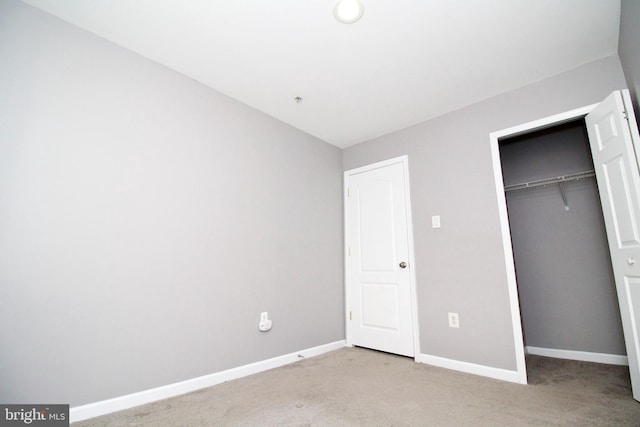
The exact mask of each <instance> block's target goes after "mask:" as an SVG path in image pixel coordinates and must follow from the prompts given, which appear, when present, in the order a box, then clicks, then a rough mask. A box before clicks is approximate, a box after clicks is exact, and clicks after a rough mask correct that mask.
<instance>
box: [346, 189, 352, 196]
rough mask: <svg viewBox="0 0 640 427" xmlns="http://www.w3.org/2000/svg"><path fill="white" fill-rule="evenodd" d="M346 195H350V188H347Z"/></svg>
mask: <svg viewBox="0 0 640 427" xmlns="http://www.w3.org/2000/svg"><path fill="white" fill-rule="evenodd" d="M347 197H351V189H350V188H347Z"/></svg>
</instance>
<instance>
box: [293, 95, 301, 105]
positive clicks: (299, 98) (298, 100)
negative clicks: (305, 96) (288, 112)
mask: <svg viewBox="0 0 640 427" xmlns="http://www.w3.org/2000/svg"><path fill="white" fill-rule="evenodd" d="M293 99H294V101H296V103H297V104H300V103H301V102H302V97H301V96H296V97H295V98H293Z"/></svg>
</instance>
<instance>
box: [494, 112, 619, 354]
mask: <svg viewBox="0 0 640 427" xmlns="http://www.w3.org/2000/svg"><path fill="white" fill-rule="evenodd" d="M498 148H499V157H500V162H501V167H502V177H503V182H504V191H505V198H506V204H507V215H508V222H509V228H510V231H511V243H512V248H513V259H514V265H515V270H516V271H515V275H516V283H517V293H518V299H519V304H520V307H519V308H520V318H521V325H522V334H523V341H524V346H525V354H530V355H538V356H546V357H554V358H558V359H574V360H583V361H591V362H599V363H607V364H617V365H625V364H626V361H627V358H626V350H625V341H624V337H623V331H622V321H621V317H620V308H619V305H618V298H617V294H616V286H615V280H614V276H613V269H612V264H611V256H610V253H609V247H608V243H607V234H606V229H605V224H604V217H603V213H602V205H601V202H600V196H599V193H598V187H597V183H596V179H595V174H594V171H593V169H594V166H593V158H592V155H591V149H590V145H589V139H588V135H587V129H586V125H585V121H584V118H582V117H580V118H574V119H572V120H570V121H567V122H563V123H560V124H554V125H552V126H550V127H545V128H543V129H535V130H532V131H529V132H527V133H522V134H518V135H516V136H506V137H503V138H500V139H499V140H498Z"/></svg>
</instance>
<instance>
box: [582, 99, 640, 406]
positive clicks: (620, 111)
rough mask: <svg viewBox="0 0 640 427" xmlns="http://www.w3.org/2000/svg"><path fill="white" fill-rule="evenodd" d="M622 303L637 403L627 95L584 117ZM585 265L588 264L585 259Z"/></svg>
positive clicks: (638, 222)
mask: <svg viewBox="0 0 640 427" xmlns="http://www.w3.org/2000/svg"><path fill="white" fill-rule="evenodd" d="M585 121H586V124H587V131H588V133H589V141H590V144H591V151H592V153H593V163H594V166H595V170H596V178H597V181H598V190H599V192H600V198H601V200H602V211H603V214H604V220H605V226H606V229H607V238H608V241H609V250H610V252H611V262H612V265H613V273H614V277H615V282H616V289H617V293H618V301H619V304H620V314H621V318H622V327H623V331H624V339H625V345H626V349H627V358H628V360H629V371H630V375H631V386H632V389H633V397H634V399H636V400H640V359H639V356H640V345H639V343H640V340H639V328H640V174H639V171H638V160H637V156H636V152H635V149H634V139H636V141H635V146H638V145H640V142H639V141H637V139H638V128H637V125H636V123H635V119H634V115H633V109H632V106H631V102H630V97H629V95H628V92H626V93H625V94H624V97H623V93H622V92H619V91H616V92H614V93H612V94H611V95H610V96H609V97H607V98H606V99H605V100H604V101H602V103H600V104H599V105H598V107H596V108H595V109H594V110H593V111H592V112H591V113H590V114H588V115H587V116H586V117H585ZM585 262H588V260H585Z"/></svg>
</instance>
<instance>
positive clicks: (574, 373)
mask: <svg viewBox="0 0 640 427" xmlns="http://www.w3.org/2000/svg"><path fill="white" fill-rule="evenodd" d="M527 368H528V375H529V385H518V384H513V383H508V382H503V381H497V380H492V379H488V378H484V377H479V376H475V375H469V374H463V373H458V372H455V371H450V370H446V369H441V368H435V367H432V366H428V365H424V364H418V363H415V362H414V361H413V360H412V359H408V358H405V357H400V356H395V355H390V354H386V353H380V352H376V351H372V350H366V349H361V348H344V349H340V350H337V351H334V352H331V353H327V354H324V355H321V356H317V357H314V358H310V359H306V360H302V361H300V362H297V363H294V364H292V365H287V366H284V367H281V368H277V369H273V370H270V371H266V372H262V373H260V374H256V375H253V376H250V377H246V378H242V379H238V380H235V381H230V382H227V383H224V384H220V385H217V386H214V387H211V388H207V389H203V390H200V391H196V392H193V393H190V394H186V395H183V396H179V397H175V398H172V399H167V400H164V401H160V402H155V403H151V404H148V405H144V406H140V407H137V408H133V409H130V410H126V411H122V412H118V413H114V414H110V415H106V416H103V417H98V418H93V419H91V420H86V421H83V422H79V423H74V424H73V426H74V427H81V426H82V427H84V426H87V427H88V426H139V425H142V426H569V425H571V426H640V403H638V402H636V401H634V400H633V399H632V397H631V387H630V383H629V371H628V368H626V367H622V366H612V365H601V364H596V363H587V362H576V361H568V360H560V359H550V358H545V357H537V356H529V357H528V359H527Z"/></svg>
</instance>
